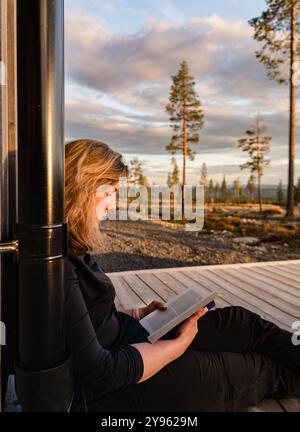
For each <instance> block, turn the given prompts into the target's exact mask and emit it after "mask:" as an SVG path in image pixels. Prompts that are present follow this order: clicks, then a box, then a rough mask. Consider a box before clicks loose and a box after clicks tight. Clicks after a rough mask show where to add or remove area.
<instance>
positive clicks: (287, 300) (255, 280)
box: [224, 269, 300, 318]
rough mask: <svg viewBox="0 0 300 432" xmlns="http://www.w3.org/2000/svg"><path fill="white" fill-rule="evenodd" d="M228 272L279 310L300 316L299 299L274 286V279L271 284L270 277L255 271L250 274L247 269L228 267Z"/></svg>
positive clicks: (245, 287) (248, 289)
mask: <svg viewBox="0 0 300 432" xmlns="http://www.w3.org/2000/svg"><path fill="white" fill-rule="evenodd" d="M246 272H247V273H246ZM224 273H225V272H224ZM226 274H230V275H232V276H235V277H236V279H237V280H239V281H240V283H241V284H242V283H243V284H244V289H245V290H247V291H250V292H252V293H253V295H255V296H256V297H258V298H260V299H263V300H264V301H265V302H266V303H269V304H271V305H273V306H275V307H276V308H278V309H279V310H281V311H283V312H285V313H287V314H288V315H291V316H293V317H295V318H298V317H299V312H300V309H299V304H298V303H299V299H297V298H296V297H295V296H292V295H290V294H288V293H286V292H284V293H283V292H281V288H279V289H275V288H276V287H275V286H274V287H273V286H272V285H273V281H272V282H271V283H272V285H271V284H270V280H269V279H268V278H266V277H264V276H260V275H259V276H258V275H257V274H256V273H254V272H253V271H251V272H250V274H248V270H246V269H243V270H241V271H236V270H233V269H228V270H226ZM277 288H278V287H277Z"/></svg>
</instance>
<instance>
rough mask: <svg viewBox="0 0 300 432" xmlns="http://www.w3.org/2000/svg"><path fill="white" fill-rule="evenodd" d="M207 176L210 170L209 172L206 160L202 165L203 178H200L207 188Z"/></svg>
mask: <svg viewBox="0 0 300 432" xmlns="http://www.w3.org/2000/svg"><path fill="white" fill-rule="evenodd" d="M207 176H208V172H207V166H206V163H205V162H204V163H203V164H202V167H201V179H200V184H203V186H204V187H205V188H206V187H207Z"/></svg>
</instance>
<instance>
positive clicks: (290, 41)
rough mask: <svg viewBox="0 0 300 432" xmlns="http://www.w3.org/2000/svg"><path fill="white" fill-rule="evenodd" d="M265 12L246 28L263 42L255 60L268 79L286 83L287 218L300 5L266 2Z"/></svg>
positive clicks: (289, 0)
mask: <svg viewBox="0 0 300 432" xmlns="http://www.w3.org/2000/svg"><path fill="white" fill-rule="evenodd" d="M266 4H267V10H266V11H264V12H263V13H262V14H261V16H260V17H256V18H253V19H252V20H250V21H249V24H250V25H251V26H252V27H253V28H254V39H256V40H257V41H259V42H262V43H263V45H262V47H261V49H260V50H258V51H256V57H257V58H258V59H259V61H260V62H261V63H263V64H264V65H265V66H266V67H267V69H268V76H269V77H270V78H271V79H274V80H276V81H277V82H279V83H288V84H289V91H290V115H289V116H290V118H289V172H288V190H287V207H286V216H288V217H289V216H292V215H293V213H294V165H295V161H294V159H295V134H296V81H297V79H296V77H297V74H298V72H299V71H297V60H299V56H300V37H299V35H300V19H299V17H300V13H299V12H300V1H299V0H266Z"/></svg>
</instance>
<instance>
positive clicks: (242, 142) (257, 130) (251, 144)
mask: <svg viewBox="0 0 300 432" xmlns="http://www.w3.org/2000/svg"><path fill="white" fill-rule="evenodd" d="M265 130H266V126H265V125H264V123H263V121H262V119H261V117H260V116H259V115H257V117H256V121H255V125H254V126H253V127H252V129H249V130H247V131H246V135H247V138H241V139H239V140H238V146H239V147H241V148H242V150H243V151H245V152H247V153H248V154H249V157H250V160H249V162H246V163H245V164H243V165H241V169H246V168H250V171H251V173H252V174H256V175H257V182H258V201H259V211H260V212H262V193H261V179H262V176H263V173H264V167H265V166H268V165H269V163H270V161H269V159H267V158H266V157H265V155H266V153H267V152H268V151H269V149H270V143H271V140H272V138H271V137H268V136H265V135H264V132H265Z"/></svg>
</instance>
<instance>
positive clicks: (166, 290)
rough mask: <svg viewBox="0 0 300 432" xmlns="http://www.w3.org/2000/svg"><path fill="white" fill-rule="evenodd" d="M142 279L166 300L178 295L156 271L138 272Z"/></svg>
mask: <svg viewBox="0 0 300 432" xmlns="http://www.w3.org/2000/svg"><path fill="white" fill-rule="evenodd" d="M136 275H137V276H138V277H139V278H140V280H141V281H143V282H145V283H146V284H147V285H148V286H149V287H150V288H152V290H153V291H155V292H156V293H157V294H158V295H159V296H160V297H161V298H162V299H163V300H164V301H168V300H169V299H170V298H172V297H174V296H175V295H176V292H175V291H174V290H173V289H172V288H170V287H168V286H167V285H166V284H164V283H163V282H162V281H160V280H159V279H158V278H157V277H156V276H155V273H154V272H152V273H147V274H145V273H136Z"/></svg>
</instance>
